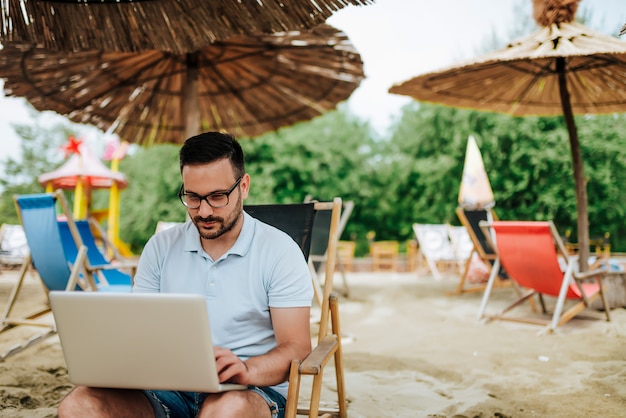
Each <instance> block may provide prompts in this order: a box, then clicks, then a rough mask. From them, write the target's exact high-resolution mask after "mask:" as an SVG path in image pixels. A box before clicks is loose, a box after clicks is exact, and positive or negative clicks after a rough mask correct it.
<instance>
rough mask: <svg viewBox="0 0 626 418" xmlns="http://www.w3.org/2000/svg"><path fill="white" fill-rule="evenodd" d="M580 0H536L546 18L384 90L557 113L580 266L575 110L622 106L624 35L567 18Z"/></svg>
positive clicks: (539, 16) (585, 225)
mask: <svg viewBox="0 0 626 418" xmlns="http://www.w3.org/2000/svg"><path fill="white" fill-rule="evenodd" d="M578 1H579V0H544V1H540V0H535V2H534V3H535V6H536V8H535V19H536V20H537V22H538V23H540V24H541V23H545V24H548V26H542V28H541V29H540V30H539V31H537V32H534V33H532V34H531V35H529V36H527V37H525V38H521V39H519V40H516V41H514V42H511V43H510V44H509V45H508V46H507V47H506V48H504V49H501V50H499V51H495V52H492V53H489V54H486V55H483V56H480V57H478V58H475V59H473V60H471V61H467V62H464V63H460V64H457V65H455V66H453V67H450V68H446V69H443V70H440V71H435V72H431V73H428V74H423V75H419V76H417V77H414V78H412V79H411V80H408V81H405V82H403V83H400V84H396V85H394V86H392V87H391V89H390V90H389V91H390V92H391V93H396V94H405V95H408V96H411V97H413V98H415V99H417V100H422V101H426V102H433V103H441V104H445V105H448V106H456V107H467V108H473V109H481V110H489V111H496V112H503V113H508V114H512V115H518V116H521V115H557V114H560V115H563V117H564V119H565V122H566V125H567V129H568V133H569V139H570V147H571V152H572V162H573V171H574V180H575V183H576V200H577V204H578V242H579V248H580V249H581V251H580V257H579V259H580V268H581V271H585V270H586V268H587V256H588V254H589V220H588V211H587V189H586V181H585V177H584V174H583V163H582V157H581V155H580V143H579V140H578V132H577V129H576V124H575V121H574V116H573V115H574V114H575V113H578V114H585V113H611V112H625V111H626V42H624V41H621V40H620V39H617V38H614V37H611V36H606V35H603V34H600V33H597V32H595V31H592V30H591V29H589V28H587V27H585V26H583V25H581V24H579V23H576V22H574V21H573V19H574V15H573V13H575V11H576V5H577V3H578Z"/></svg>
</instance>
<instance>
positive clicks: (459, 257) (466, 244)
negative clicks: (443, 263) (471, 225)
mask: <svg viewBox="0 0 626 418" xmlns="http://www.w3.org/2000/svg"><path fill="white" fill-rule="evenodd" d="M448 236H449V237H450V242H451V243H452V250H453V251H454V257H455V258H456V261H457V263H458V266H459V271H460V272H461V273H463V272H464V266H465V264H467V260H468V259H469V258H470V257H471V256H472V255H473V250H474V244H473V243H472V239H471V238H470V236H469V233H468V232H467V229H466V228H465V227H464V226H452V225H448Z"/></svg>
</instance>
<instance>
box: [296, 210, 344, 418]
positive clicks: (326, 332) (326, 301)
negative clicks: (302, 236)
mask: <svg viewBox="0 0 626 418" xmlns="http://www.w3.org/2000/svg"><path fill="white" fill-rule="evenodd" d="M341 207H342V205H341V199H340V198H335V199H333V201H332V202H316V203H315V210H331V211H332V212H331V223H330V233H329V237H328V252H327V254H328V256H327V259H326V263H325V278H324V284H323V287H322V295H321V296H322V299H321V300H322V303H321V319H320V322H319V331H318V338H317V346H315V347H314V349H313V351H312V352H311V354H310V355H309V356H308V357H307V358H306V359H304V360H302V361H300V360H293V361H292V362H291V370H290V373H289V391H288V394H287V406H286V413H285V417H286V418H296V416H297V415H302V414H304V415H308V416H309V417H331V416H339V417H341V418H346V417H347V416H348V415H347V402H346V393H345V383H344V380H345V379H344V369H343V356H342V348H341V338H340V335H341V328H340V325H339V302H338V297H337V295H336V293H334V292H333V278H334V274H335V262H336V254H337V243H338V241H339V222H340V219H341ZM332 359H334V365H335V379H336V383H337V404H338V405H337V408H333V409H322V408H320V400H321V391H322V383H323V381H322V379H323V372H324V368H325V366H326V365H327V364H328V362H329V361H330V360H332ZM303 376H312V378H313V384H312V389H311V397H310V401H309V404H308V407H302V408H300V407H299V404H298V402H299V396H300V386H301V382H302V378H303ZM320 414H321V415H320Z"/></svg>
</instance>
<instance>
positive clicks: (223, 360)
mask: <svg viewBox="0 0 626 418" xmlns="http://www.w3.org/2000/svg"><path fill="white" fill-rule="evenodd" d="M213 352H214V354H215V361H216V363H217V374H218V376H219V380H220V383H238V384H240V385H248V384H249V380H250V376H249V373H248V367H247V366H246V364H245V363H244V362H243V361H241V359H240V358H239V357H237V356H236V355H235V353H233V352H232V351H230V350H229V349H227V348H222V347H215V348H214V351H213Z"/></svg>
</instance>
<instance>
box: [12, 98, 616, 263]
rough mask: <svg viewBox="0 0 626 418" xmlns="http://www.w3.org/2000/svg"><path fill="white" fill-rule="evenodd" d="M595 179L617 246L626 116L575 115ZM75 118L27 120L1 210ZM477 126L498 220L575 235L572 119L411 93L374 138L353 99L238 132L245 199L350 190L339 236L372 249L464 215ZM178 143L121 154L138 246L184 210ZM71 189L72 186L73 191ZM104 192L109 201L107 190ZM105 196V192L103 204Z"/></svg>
mask: <svg viewBox="0 0 626 418" xmlns="http://www.w3.org/2000/svg"><path fill="white" fill-rule="evenodd" d="M576 123H577V125H578V131H579V136H580V142H581V152H582V155H583V160H584V164H585V167H584V170H585V175H586V178H587V179H588V194H589V219H590V224H591V237H597V236H601V235H602V234H604V232H609V233H610V234H611V240H610V241H611V244H612V249H613V250H614V251H624V250H625V249H626V225H624V223H623V222H622V219H623V218H624V210H625V209H624V208H626V201H625V199H626V197H625V196H624V193H623V192H622V188H621V187H620V186H621V184H623V183H624V182H625V181H626V155H624V154H625V153H626V143H625V142H626V138H624V137H623V135H622V132H624V131H625V130H626V116H625V115H624V114H620V115H607V116H586V117H585V116H580V117H577V118H576ZM71 130H72V128H71V127H68V126H67V125H63V124H59V125H55V126H51V127H47V128H44V127H43V126H40V125H39V124H37V123H35V124H34V125H33V126H28V127H25V126H23V127H19V128H18V133H19V134H20V135H21V136H22V138H23V141H22V153H23V155H22V160H21V161H18V160H14V159H8V160H7V161H5V167H6V174H5V176H4V177H3V178H2V180H1V183H0V184H1V185H2V186H3V187H4V191H3V193H2V195H1V196H0V221H1V222H9V223H15V222H17V218H16V215H15V208H14V206H13V201H12V195H13V194H14V193H33V192H41V191H42V190H43V188H42V187H41V186H40V185H39V184H38V182H37V176H38V175H40V174H41V173H43V172H47V171H50V170H52V169H54V168H56V167H57V166H58V165H60V164H61V163H62V161H61V160H62V158H63V156H62V153H60V152H59V150H58V148H59V146H60V145H62V144H63V143H64V142H65V141H66V140H67V136H68V135H69V134H71V133H73V132H71ZM469 135H474V137H475V138H476V140H477V143H478V145H479V147H480V150H481V153H482V156H483V160H484V163H485V167H486V170H487V173H488V175H489V179H490V182H491V186H492V189H493V191H494V195H495V199H496V211H497V213H498V215H499V216H500V217H501V218H502V219H525V220H542V219H552V220H554V221H555V223H556V225H557V227H558V228H559V231H560V232H561V233H562V234H564V233H565V232H566V231H567V230H571V232H572V234H573V236H576V235H575V234H576V230H575V228H576V198H575V188H574V180H573V173H572V164H571V154H570V149H569V141H568V136H567V130H566V129H565V126H564V122H563V120H562V118H560V117H550V118H539V117H527V118H513V117H509V116H506V115H501V114H494V113H487V112H477V111H471V110H461V109H454V108H447V107H441V106H433V105H424V104H422V105H420V104H417V103H411V104H409V105H407V106H406V107H405V108H404V109H403V110H402V114H401V117H400V118H399V119H398V121H397V122H396V124H395V125H394V126H393V127H392V129H391V132H390V134H389V137H388V138H382V139H380V138H378V137H377V136H376V135H375V134H374V133H373V132H372V131H371V129H370V127H369V126H368V124H367V123H364V122H362V121H360V120H359V119H357V118H355V117H354V116H353V115H351V114H349V113H348V112H346V111H345V110H342V109H340V110H337V111H333V112H329V113H327V114H325V115H323V116H320V117H318V118H315V119H313V120H312V121H309V122H305V123H300V124H297V125H295V126H292V127H288V128H283V129H281V130H279V131H277V132H274V133H269V134H266V135H263V136H260V137H258V138H254V139H248V138H240V142H241V144H242V147H243V148H244V152H245V154H246V166H247V171H248V172H249V173H250V175H251V178H252V184H251V192H250V196H249V199H248V200H247V201H246V203H250V204H259V203H293V202H302V201H303V200H304V199H305V198H306V197H307V196H310V197H311V198H313V199H318V200H329V199H332V198H333V197H334V196H340V197H342V198H343V199H344V200H352V201H354V203H355V209H354V211H353V214H352V216H351V217H350V221H349V223H348V225H347V227H346V231H345V232H344V235H343V236H342V238H343V239H352V240H356V241H357V242H358V243H359V247H358V251H359V253H360V254H363V253H365V252H366V251H367V239H368V238H367V237H368V233H371V232H373V233H374V234H375V237H376V239H377V240H380V239H395V240H400V241H404V240H407V239H411V238H413V233H412V228H411V225H412V223H414V222H422V223H451V224H458V220H457V218H456V215H455V211H454V210H455V207H456V206H457V199H458V192H459V187H460V181H461V176H462V171H463V163H464V158H465V149H466V144H467V138H468V136H469ZM178 150H179V147H178V146H175V145H158V146H152V147H150V148H138V149H137V150H136V152H134V153H133V154H131V155H128V156H127V157H126V158H125V159H124V160H122V162H121V164H120V171H121V172H123V173H124V174H125V175H126V176H127V178H128V179H129V186H128V188H127V189H125V190H123V191H122V194H121V195H122V199H121V203H120V213H121V218H120V235H121V238H122V239H123V240H124V241H125V242H127V243H129V244H130V245H131V248H132V249H133V250H134V251H135V252H137V253H139V252H140V251H141V249H142V248H143V245H144V244H145V242H146V241H147V240H148V238H149V237H150V236H151V235H152V234H153V233H154V230H155V228H156V224H157V222H158V221H160V220H163V221H183V220H184V219H185V216H186V211H185V209H184V207H183V206H182V205H181V204H180V202H179V200H178V198H177V196H176V195H177V191H178V188H179V186H180V183H181V179H180V170H179V166H178ZM69 197H70V198H71V194H69ZM102 199H103V200H102ZM107 199H108V195H105V196H98V198H97V199H96V203H97V204H98V207H103V206H106V201H107Z"/></svg>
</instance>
